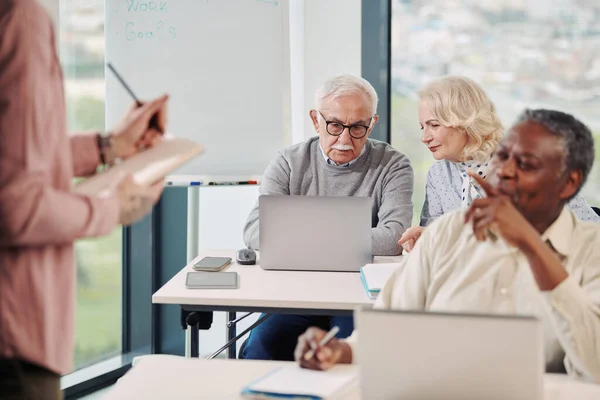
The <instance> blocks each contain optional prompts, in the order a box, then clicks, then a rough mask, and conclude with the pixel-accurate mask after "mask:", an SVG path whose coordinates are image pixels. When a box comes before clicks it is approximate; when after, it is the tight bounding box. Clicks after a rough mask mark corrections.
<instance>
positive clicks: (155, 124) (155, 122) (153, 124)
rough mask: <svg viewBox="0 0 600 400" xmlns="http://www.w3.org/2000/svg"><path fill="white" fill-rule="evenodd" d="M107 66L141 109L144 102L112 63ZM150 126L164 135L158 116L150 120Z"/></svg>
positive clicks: (155, 115)
mask: <svg viewBox="0 0 600 400" xmlns="http://www.w3.org/2000/svg"><path fill="white" fill-rule="evenodd" d="M106 65H107V66H108V69H110V70H111V71H112V73H113V74H114V75H115V77H116V78H117V79H118V80H119V82H121V85H123V87H124V88H125V90H127V92H129V95H130V96H131V97H132V98H133V100H135V104H137V106H138V107H141V106H142V102H141V101H140V100H139V99H138V98H137V96H136V95H135V93H133V90H131V88H130V87H129V85H128V84H127V82H125V80H124V79H123V78H122V77H121V75H120V74H119V73H118V72H117V70H116V69H115V67H113V65H112V64H111V63H107V64H106ZM149 126H150V128H154V129H155V130H156V131H158V132H160V133H164V132H163V130H162V129H161V128H160V126H158V115H157V114H154V115H153V116H152V118H151V119H150V124H149Z"/></svg>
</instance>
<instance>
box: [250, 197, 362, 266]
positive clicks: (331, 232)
mask: <svg viewBox="0 0 600 400" xmlns="http://www.w3.org/2000/svg"><path fill="white" fill-rule="evenodd" d="M258 202H259V235H260V238H259V247H260V266H261V267H262V268H264V269H281V270H310V271H355V272H358V271H359V270H360V267H362V266H363V265H365V264H367V263H370V262H371V261H372V259H373V257H372V256H371V250H372V244H371V199H370V198H368V197H356V196H354V197H348V196H343V197H342V196H339V197H337V196H266V195H263V196H260V197H259V200H258Z"/></svg>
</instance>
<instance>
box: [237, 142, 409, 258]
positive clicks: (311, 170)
mask: <svg viewBox="0 0 600 400" xmlns="http://www.w3.org/2000/svg"><path fill="white" fill-rule="evenodd" d="M365 147H366V148H365V151H364V152H363V154H362V155H361V156H360V157H359V158H358V160H356V161H355V162H354V163H352V164H351V165H349V166H347V167H340V166H335V165H330V164H328V163H327V161H326V160H325V157H324V156H323V153H322V152H321V149H320V148H319V139H318V137H314V138H311V139H309V140H307V141H306V142H303V143H300V144H297V145H294V146H291V147H289V148H287V149H285V150H283V151H281V152H279V153H278V155H277V156H276V157H275V159H274V160H273V161H271V163H270V164H269V166H268V167H267V169H266V170H265V173H264V175H263V177H262V182H261V186H260V189H259V193H260V194H261V195H267V194H269V195H274V194H276V195H308V196H364V197H371V198H372V199H373V206H372V212H371V214H372V221H373V222H372V227H373V229H372V238H373V255H376V256H383V255H398V254H400V253H401V251H402V249H401V248H400V247H399V246H398V243H397V242H398V240H399V239H400V236H402V233H404V231H405V230H406V229H407V228H408V227H409V226H410V224H411V221H412V212H413V207H412V191H413V170H412V167H411V165H410V161H409V160H408V158H407V157H406V156H405V155H404V154H402V153H400V152H399V151H397V150H395V149H394V148H393V147H392V146H390V145H389V144H387V143H384V142H379V141H376V140H371V139H369V140H367V143H366V144H365ZM258 238H259V234H258V203H257V204H256V205H255V207H254V208H253V209H252V211H251V212H250V215H249V216H248V220H247V221H246V226H245V227H244V242H245V243H246V246H248V247H249V248H252V249H258V248H259V243H258Z"/></svg>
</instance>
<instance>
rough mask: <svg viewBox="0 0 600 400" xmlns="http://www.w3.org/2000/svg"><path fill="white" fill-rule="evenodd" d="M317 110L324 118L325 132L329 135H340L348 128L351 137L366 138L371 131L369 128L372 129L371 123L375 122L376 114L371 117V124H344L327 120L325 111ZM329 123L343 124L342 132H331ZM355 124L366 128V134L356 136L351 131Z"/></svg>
mask: <svg viewBox="0 0 600 400" xmlns="http://www.w3.org/2000/svg"><path fill="white" fill-rule="evenodd" d="M317 112H318V113H319V115H321V117H322V118H323V121H325V132H327V134H328V135H331V136H336V137H338V136H342V133H344V131H345V130H346V129H348V135H350V137H351V138H352V139H362V138H364V137H365V136H367V133H369V129H371V123H372V122H373V117H374V116H373V117H371V119H369V125H360V124H354V125H344V124H342V123H341V122H336V121H327V118H325V116H324V115H323V113H322V112H321V111H320V110H317ZM329 124H338V125H341V126H342V131H341V132H340V133H338V134H337V135H336V134H333V133H331V132H329ZM355 126H360V127H361V128H365V133H364V135H362V136H360V137H356V136H354V135H353V134H352V133H350V128H353V127H355Z"/></svg>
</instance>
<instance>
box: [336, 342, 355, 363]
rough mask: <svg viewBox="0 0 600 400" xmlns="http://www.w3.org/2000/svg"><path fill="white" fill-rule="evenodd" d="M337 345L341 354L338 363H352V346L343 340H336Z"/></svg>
mask: <svg viewBox="0 0 600 400" xmlns="http://www.w3.org/2000/svg"><path fill="white" fill-rule="evenodd" d="M338 346H340V350H341V356H340V359H339V360H338V364H352V346H350V345H349V344H348V342H346V341H345V340H340V341H338Z"/></svg>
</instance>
